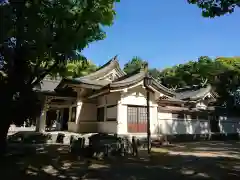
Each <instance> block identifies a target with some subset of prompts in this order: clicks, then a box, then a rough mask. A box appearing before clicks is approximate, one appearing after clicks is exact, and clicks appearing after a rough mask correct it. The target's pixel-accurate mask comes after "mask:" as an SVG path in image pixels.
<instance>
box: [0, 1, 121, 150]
mask: <svg viewBox="0 0 240 180" xmlns="http://www.w3.org/2000/svg"><path fill="white" fill-rule="evenodd" d="M117 1H118V0H86V1H75V0H35V1H30V0H9V1H8V2H7V3H3V4H0V72H1V73H0V87H1V88H0V94H1V96H0V114H1V121H0V144H1V145H3V146H4V145H5V142H6V141H5V140H6V136H7V131H8V128H9V125H10V123H12V122H14V123H21V122H23V121H24V120H25V119H27V118H29V117H32V116H36V113H39V112H38V110H39V107H38V106H37V105H36V104H40V103H38V101H37V100H38V97H37V95H36V93H35V92H34V91H33V88H34V87H35V86H36V85H37V84H39V83H40V82H41V81H42V79H43V78H44V77H45V76H46V75H48V74H51V73H52V72H58V71H59V70H62V69H63V68H65V67H66V63H67V62H69V61H70V60H71V58H72V57H73V55H74V52H75V51H74V50H76V49H77V50H78V51H79V52H81V51H82V50H83V49H84V48H85V47H86V46H87V45H88V44H89V43H91V42H94V41H97V40H102V39H104V38H105V36H106V35H105V33H104V31H103V30H102V26H110V25H112V23H113V20H114V16H115V11H114V3H115V2H117ZM13 112H14V113H13ZM2 149H3V148H1V150H2Z"/></svg>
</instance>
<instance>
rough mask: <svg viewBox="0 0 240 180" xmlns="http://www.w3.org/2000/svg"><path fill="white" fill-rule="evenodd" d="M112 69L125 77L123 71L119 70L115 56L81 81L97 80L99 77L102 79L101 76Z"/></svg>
mask: <svg viewBox="0 0 240 180" xmlns="http://www.w3.org/2000/svg"><path fill="white" fill-rule="evenodd" d="M113 69H116V70H117V71H118V73H119V74H120V75H121V76H124V75H125V72H124V71H123V70H121V68H120V66H119V63H118V60H117V56H115V57H114V58H112V59H111V60H110V61H108V62H107V63H106V64H104V65H103V66H101V67H100V68H99V69H98V70H97V71H95V72H93V73H91V74H89V75H86V76H83V77H81V79H82V78H84V79H89V80H94V79H98V78H99V77H103V76H105V75H107V74H108V73H110V72H111V71H112V70H113Z"/></svg>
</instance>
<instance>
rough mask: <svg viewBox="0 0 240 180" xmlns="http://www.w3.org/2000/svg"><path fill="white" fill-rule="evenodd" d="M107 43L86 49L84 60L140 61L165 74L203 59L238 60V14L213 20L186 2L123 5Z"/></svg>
mask: <svg viewBox="0 0 240 180" xmlns="http://www.w3.org/2000/svg"><path fill="white" fill-rule="evenodd" d="M116 12H117V15H116V18H115V21H114V24H113V26H111V27H109V28H105V31H106V34H107V38H106V39H104V40H102V41H98V42H94V43H92V44H90V45H89V47H88V48H86V49H84V51H83V55H85V56H86V57H87V58H88V59H90V60H92V61H93V62H94V63H96V64H97V65H103V64H104V63H106V62H107V61H108V60H110V59H111V58H112V57H114V56H115V55H118V60H119V63H120V65H121V67H123V65H124V64H125V63H126V62H128V61H129V60H131V59H132V57H133V56H139V57H141V58H142V59H144V60H147V61H148V63H149V66H150V67H154V68H158V69H163V68H166V67H169V66H172V65H176V64H179V63H184V62H187V61H189V60H197V58H198V57H199V56H210V57H212V58H214V57H217V56H238V55H240V49H239V42H240V21H239V19H240V9H239V10H236V11H235V12H234V13H233V14H230V15H225V16H222V17H217V18H214V19H208V18H203V17H202V16H201V10H200V9H199V8H198V7H197V6H195V5H190V4H188V3H187V0H174V1H173V0H171V1H170V0H121V2H120V3H117V4H116Z"/></svg>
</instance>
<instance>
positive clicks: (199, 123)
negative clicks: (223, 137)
mask: <svg viewBox="0 0 240 180" xmlns="http://www.w3.org/2000/svg"><path fill="white" fill-rule="evenodd" d="M155 132H156V133H158V134H159V135H161V134H170V135H171V134H208V133H210V124H209V121H208V120H204V119H198V120H192V119H173V117H172V113H163V112H158V128H156V131H155Z"/></svg>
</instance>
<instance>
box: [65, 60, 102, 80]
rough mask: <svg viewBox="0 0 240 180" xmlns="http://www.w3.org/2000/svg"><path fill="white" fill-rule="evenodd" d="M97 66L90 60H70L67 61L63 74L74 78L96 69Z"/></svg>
mask: <svg viewBox="0 0 240 180" xmlns="http://www.w3.org/2000/svg"><path fill="white" fill-rule="evenodd" d="M97 68H98V67H97V66H96V65H95V64H93V63H92V62H91V61H87V62H85V61H82V60H80V61H79V60H78V61H71V62H69V63H67V70H66V71H65V73H64V76H68V77H72V78H76V77H81V76H85V75H87V74H90V73H92V72H94V71H96V70H97Z"/></svg>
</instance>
